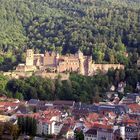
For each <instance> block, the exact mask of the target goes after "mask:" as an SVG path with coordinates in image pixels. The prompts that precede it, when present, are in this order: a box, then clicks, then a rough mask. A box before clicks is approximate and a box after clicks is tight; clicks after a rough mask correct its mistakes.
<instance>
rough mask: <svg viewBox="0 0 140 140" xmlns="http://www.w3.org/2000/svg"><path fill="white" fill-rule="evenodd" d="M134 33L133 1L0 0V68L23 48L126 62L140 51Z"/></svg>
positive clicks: (139, 19)
mask: <svg viewBox="0 0 140 140" xmlns="http://www.w3.org/2000/svg"><path fill="white" fill-rule="evenodd" d="M139 31H140V1H139V0H88V1H87V0H28V1H27V0H1V1H0V54H1V55H0V70H9V69H11V68H12V67H13V66H15V65H17V63H19V62H22V61H24V54H23V53H22V52H23V51H24V50H25V49H26V48H34V49H35V51H36V52H44V50H57V51H59V52H60V53H63V54H65V53H75V52H76V51H77V50H78V49H81V50H82V51H83V52H84V54H87V55H92V56H93V59H94V61H95V62H96V63H123V64H127V65H131V63H135V61H136V60H137V57H138V55H139V54H140V32H139ZM126 51H129V52H130V53H129V57H126ZM21 54H22V55H21ZM133 57H134V58H133ZM129 60H133V61H129Z"/></svg>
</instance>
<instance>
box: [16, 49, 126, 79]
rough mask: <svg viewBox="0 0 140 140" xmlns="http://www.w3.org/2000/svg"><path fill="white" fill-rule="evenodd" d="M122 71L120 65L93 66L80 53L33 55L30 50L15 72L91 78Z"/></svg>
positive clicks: (122, 67)
mask: <svg viewBox="0 0 140 140" xmlns="http://www.w3.org/2000/svg"><path fill="white" fill-rule="evenodd" d="M111 68H112V69H124V65H121V64H94V63H93V61H92V57H91V56H84V55H83V53H82V52H81V51H78V53H76V54H75V55H72V54H71V55H59V54H58V53H55V52H45V54H34V52H33V50H32V49H29V50H27V53H26V63H25V64H19V65H18V66H17V68H16V71H20V72H27V71H34V72H42V73H43V72H44V73H45V75H46V73H65V72H68V73H69V72H77V73H80V74H82V75H86V76H92V75H94V74H96V73H97V72H98V71H102V72H104V73H106V72H107V71H108V70H109V69H111ZM42 76H43V75H42Z"/></svg>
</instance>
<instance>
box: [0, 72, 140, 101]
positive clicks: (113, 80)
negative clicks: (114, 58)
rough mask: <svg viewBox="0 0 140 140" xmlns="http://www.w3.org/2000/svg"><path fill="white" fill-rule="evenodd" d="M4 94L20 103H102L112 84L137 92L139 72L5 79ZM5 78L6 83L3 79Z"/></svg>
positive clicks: (2, 81)
mask: <svg viewBox="0 0 140 140" xmlns="http://www.w3.org/2000/svg"><path fill="white" fill-rule="evenodd" d="M1 77H2V80H0V82H1V83H2V84H1V85H3V86H1V90H2V91H3V92H2V93H3V94H6V95H7V96H8V97H13V98H18V99H20V100H23V99H24V100H30V99H32V98H34V99H40V100H56V99H60V100H75V101H82V102H86V103H92V102H99V101H102V100H103V99H104V97H105V94H106V92H107V91H109V90H110V87H111V86H112V85H115V87H116V88H117V86H118V83H119V82H122V81H123V82H125V81H126V87H125V93H127V92H136V84H137V82H140V81H139V79H140V71H139V70H138V69H125V70H118V69H117V70H112V69H110V70H109V71H108V73H107V74H106V75H102V74H98V75H95V76H93V77H92V76H91V77H87V76H82V75H78V74H74V73H73V74H71V75H70V78H69V80H65V81H61V77H58V78H57V79H56V80H51V79H48V78H41V77H35V76H32V77H30V78H25V79H12V80H9V79H7V78H5V77H4V76H1ZM3 79H5V81H4V80H3Z"/></svg>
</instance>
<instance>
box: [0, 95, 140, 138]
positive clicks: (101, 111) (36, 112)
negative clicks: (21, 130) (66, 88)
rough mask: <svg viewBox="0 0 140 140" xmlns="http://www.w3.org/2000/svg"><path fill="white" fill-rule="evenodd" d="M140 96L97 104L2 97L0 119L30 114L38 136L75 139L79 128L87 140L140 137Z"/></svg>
mask: <svg viewBox="0 0 140 140" xmlns="http://www.w3.org/2000/svg"><path fill="white" fill-rule="evenodd" d="M139 97H140V94H139V93H132V94H128V95H127V96H126V97H125V98H123V99H122V100H119V99H118V100H119V101H118V103H116V102H114V101H112V102H106V103H98V104H97V103H96V104H85V103H81V102H75V101H53V102H48V101H39V100H37V99H31V100H29V101H19V100H15V99H8V98H6V97H0V100H1V101H0V112H1V113H0V114H1V116H0V122H3V123H4V122H7V121H13V120H14V121H13V122H14V123H16V121H17V119H18V118H19V117H23V118H25V117H31V118H34V119H35V120H36V123H37V124H36V126H37V130H36V135H40V136H47V135H52V136H53V137H54V138H55V139H59V138H65V139H75V133H77V132H79V131H80V132H82V133H83V135H84V139H85V140H119V139H125V140H127V139H128V140H133V139H139V138H140V137H139V136H140V134H139V132H140V131H139V128H140V104H139ZM130 99H131V102H130Z"/></svg>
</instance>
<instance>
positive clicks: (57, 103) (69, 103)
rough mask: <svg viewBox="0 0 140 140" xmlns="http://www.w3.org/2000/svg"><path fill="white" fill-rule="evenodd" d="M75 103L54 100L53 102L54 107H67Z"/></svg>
mask: <svg viewBox="0 0 140 140" xmlns="http://www.w3.org/2000/svg"><path fill="white" fill-rule="evenodd" d="M74 103H75V101H65V100H56V101H54V102H53V104H54V105H68V106H73V105H74Z"/></svg>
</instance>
